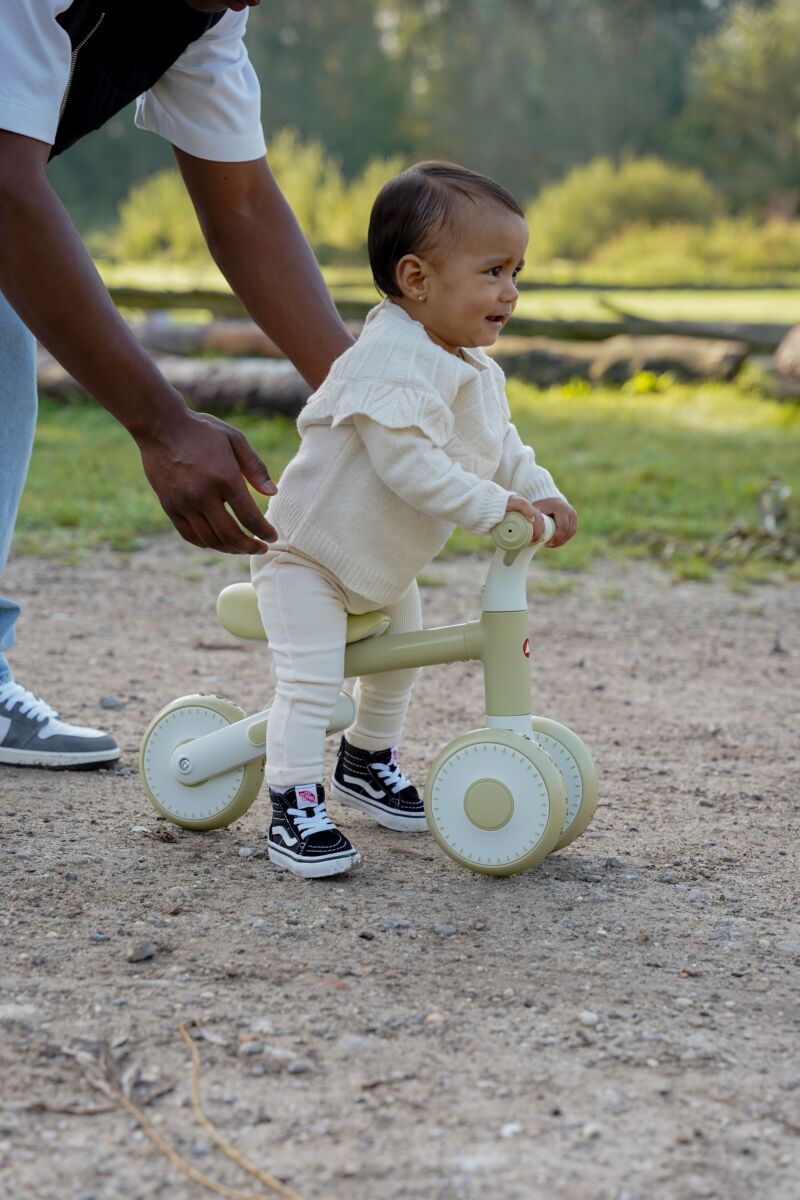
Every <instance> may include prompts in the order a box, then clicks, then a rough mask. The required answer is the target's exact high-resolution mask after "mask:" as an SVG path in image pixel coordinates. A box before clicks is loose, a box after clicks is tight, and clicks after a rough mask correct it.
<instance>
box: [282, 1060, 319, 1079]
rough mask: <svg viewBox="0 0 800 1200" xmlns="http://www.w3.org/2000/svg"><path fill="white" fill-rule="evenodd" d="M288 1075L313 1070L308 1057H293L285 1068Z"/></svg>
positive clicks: (304, 1073)
mask: <svg viewBox="0 0 800 1200" xmlns="http://www.w3.org/2000/svg"><path fill="white" fill-rule="evenodd" d="M286 1070H287V1072H288V1073H289V1074H290V1075H309V1074H310V1073H311V1072H312V1071H313V1070H314V1064H313V1062H312V1061H311V1059H310V1058H295V1059H294V1060H293V1061H292V1062H290V1063H289V1065H288V1067H287V1068H286Z"/></svg>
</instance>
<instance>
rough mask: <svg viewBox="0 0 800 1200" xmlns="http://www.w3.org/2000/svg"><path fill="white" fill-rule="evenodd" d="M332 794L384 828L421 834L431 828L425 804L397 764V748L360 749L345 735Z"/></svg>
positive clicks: (338, 756)
mask: <svg viewBox="0 0 800 1200" xmlns="http://www.w3.org/2000/svg"><path fill="white" fill-rule="evenodd" d="M331 795H332V796H336V797H337V798H338V799H339V800H341V802H342V804H348V805H349V806H350V807H351V808H358V809H360V810H361V812H365V813H368V814H369V816H371V817H372V819H373V820H374V821H377V822H378V824H379V825H383V826H384V828H385V829H396V830H400V831H401V832H403V833H421V832H423V830H426V829H427V828H428V822H427V821H426V819H425V805H424V804H423V802H422V800H421V799H420V796H419V793H418V792H417V789H416V788H415V787H414V785H413V783H411V782H410V781H409V780H408V779H406V777H405V775H404V774H403V772H402V771H401V770H400V768H399V766H398V765H397V747H396V746H390V747H389V749H388V750H378V751H374V750H359V749H358V747H357V746H351V745H350V743H349V742H348V740H347V738H345V737H343V738H342V740H341V742H340V744H339V753H338V755H337V758H336V767H335V769H334V772H333V779H332V781H331Z"/></svg>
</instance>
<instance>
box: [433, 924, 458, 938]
mask: <svg viewBox="0 0 800 1200" xmlns="http://www.w3.org/2000/svg"><path fill="white" fill-rule="evenodd" d="M433 932H434V933H438V934H439V937H452V936H453V934H454V933H458V930H457V929H456V927H455V925H434V927H433Z"/></svg>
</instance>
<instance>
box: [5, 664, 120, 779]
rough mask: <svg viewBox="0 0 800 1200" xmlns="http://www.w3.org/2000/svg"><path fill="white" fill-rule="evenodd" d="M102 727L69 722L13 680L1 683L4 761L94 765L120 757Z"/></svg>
mask: <svg viewBox="0 0 800 1200" xmlns="http://www.w3.org/2000/svg"><path fill="white" fill-rule="evenodd" d="M119 754H120V750H119V746H118V745H117V743H116V742H115V741H114V739H113V737H111V735H110V734H108V733H103V731H102V730H101V729H89V728H87V727H85V726H83V725H68V724H67V723H66V721H62V720H60V719H59V716H58V713H57V712H56V711H55V709H53V708H51V707H50V705H49V704H45V702H44V700H40V699H39V697H38V696H34V695H33V693H32V692H29V691H27V689H26V688H24V687H22V685H21V684H19V683H15V682H14V680H13V679H12V680H10V681H9V682H8V683H2V684H0V763H9V764H11V765H12V766H16V767H94V766H102V765H103V764H104V763H109V762H114V760H115V759H117V758H119Z"/></svg>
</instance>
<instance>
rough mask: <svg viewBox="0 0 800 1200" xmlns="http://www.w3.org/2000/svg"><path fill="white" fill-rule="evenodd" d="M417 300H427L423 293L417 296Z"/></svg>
mask: <svg viewBox="0 0 800 1200" xmlns="http://www.w3.org/2000/svg"><path fill="white" fill-rule="evenodd" d="M417 299H418V300H427V299H428V297H427V296H426V295H425V293H424V292H420V294H419V295H418V296H417Z"/></svg>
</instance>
